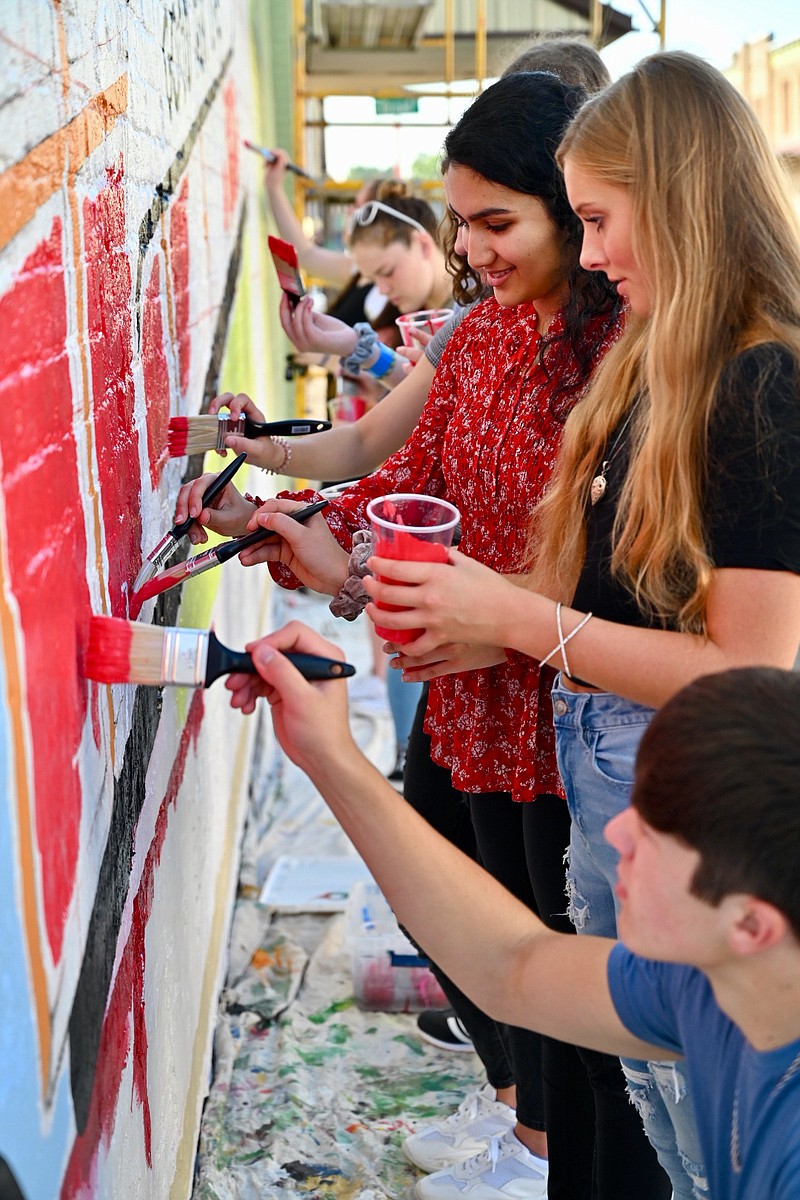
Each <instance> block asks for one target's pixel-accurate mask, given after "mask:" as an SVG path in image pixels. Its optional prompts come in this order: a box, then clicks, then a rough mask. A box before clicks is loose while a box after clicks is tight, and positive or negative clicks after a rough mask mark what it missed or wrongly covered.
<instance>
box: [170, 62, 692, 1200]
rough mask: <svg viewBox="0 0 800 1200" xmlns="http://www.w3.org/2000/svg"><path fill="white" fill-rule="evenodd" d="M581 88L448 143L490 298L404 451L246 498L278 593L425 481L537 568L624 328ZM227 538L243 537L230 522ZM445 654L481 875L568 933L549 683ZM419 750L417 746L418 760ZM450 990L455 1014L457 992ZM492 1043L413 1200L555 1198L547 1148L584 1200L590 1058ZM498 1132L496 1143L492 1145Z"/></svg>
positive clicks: (326, 563) (312, 579) (565, 828)
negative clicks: (610, 353) (354, 477)
mask: <svg viewBox="0 0 800 1200" xmlns="http://www.w3.org/2000/svg"><path fill="white" fill-rule="evenodd" d="M582 99H583V92H582V91H581V90H580V89H577V88H571V87H567V86H566V85H564V84H562V83H561V82H560V81H559V80H558V79H556V78H555V77H554V76H550V75H545V74H542V73H520V74H516V75H510V76H508V77H506V78H504V79H502V80H500V81H499V82H498V83H497V84H495V85H493V87H491V88H489V89H487V91H486V92H484V93H483V94H482V95H481V96H480V97H479V98H478V100H476V101H475V103H474V104H473V105H472V106H471V107H470V109H468V110H467V113H466V114H465V116H464V117H463V118H462V119H461V121H460V122H459V124H458V125H457V126H456V127H455V128H454V129H453V130H452V131H451V133H450V134H449V135H448V137H447V139H446V142H445V155H446V157H445V161H444V177H445V191H446V194H447V200H448V205H449V208H450V210H451V212H452V213H453V215H454V216H455V217H456V219H457V220H458V222H459V224H460V234H459V237H460V241H461V243H462V246H463V249H464V251H465V252H466V254H467V256H468V259H469V263H470V265H471V267H472V268H473V269H475V270H477V271H479V272H481V273H482V275H483V277H484V280H485V282H486V284H487V285H488V286H489V287H491V288H492V290H493V295H492V296H490V297H489V298H488V299H486V300H484V301H482V302H481V303H479V304H478V305H476V307H475V308H474V309H473V310H472V311H471V312H470V313H469V314H468V315H467V316H466V317H465V318H464V320H463V321H462V322H461V324H460V326H459V327H458V329H457V330H456V331H455V332H454V333H453V335H452V336H451V338H450V340H449V342H448V344H447V347H446V349H445V351H444V354H443V356H442V360H441V363H440V365H439V368H438V369H437V372H436V376H435V378H434V383H433V386H432V388H431V393H430V396H429V399H428V402H427V404H426V406H425V408H424V410H423V413H422V416H421V418H420V421H419V424H418V425H417V428H416V429H415V431H414V433H413V434H412V436H411V437H410V438H409V440H408V442H407V443H406V445H405V446H404V447H403V448H402V449H401V450H399V451H398V452H397V453H396V454H394V455H393V456H392V457H391V458H389V459H388V460H387V462H386V463H385V464H384V465H383V467H382V468H381V469H380V470H378V471H376V472H375V473H374V474H373V475H371V476H369V477H368V478H366V479H364V480H361V481H360V482H359V483H357V484H354V485H352V486H351V487H350V488H348V489H347V491H346V492H345V493H344V494H343V495H342V496H341V497H339V498H338V499H337V500H335V501H333V502H332V503H330V504H329V506H328V508H327V509H326V510H325V513H324V514H323V515H324V518H325V519H324V520H323V517H322V516H320V517H315V518H313V519H312V520H311V521H309V522H308V523H307V524H305V525H298V524H297V523H296V522H293V521H289V520H288V519H287V518H286V517H285V516H284V515H283V514H285V513H286V512H288V511H291V510H292V509H293V508H294V507H296V506H297V505H296V503H293V502H292V501H289V500H288V499H278V500H274V501H268V502H267V504H266V505H264V506H263V507H262V508H261V509H260V511H259V513H258V514H257V515H256V516H254V515H253V510H252V508H250V509H247V508H246V506H244V507H243V524H244V521H245V520H246V518H247V517H248V516H249V517H250V518H251V519H250V521H249V525H252V526H255V524H256V522H258V523H260V524H262V525H265V526H267V527H268V528H270V529H273V530H274V531H275V532H276V533H278V534H279V535H280V540H276V541H274V542H271V543H270V544H269V545H265V546H264V547H258V548H255V549H254V550H253V551H252V552H249V553H248V554H246V555H245V556H243V558H242V561H243V562H244V563H245V564H250V563H255V562H261V561H269V562H270V563H271V569H272V571H273V575H274V577H275V578H276V579H277V580H278V582H280V583H281V584H282V585H283V586H289V587H292V586H295V587H296V586H299V585H300V583H301V582H302V583H306V584H308V585H309V586H311V587H313V588H314V589H316V590H318V591H322V592H328V593H330V594H334V595H335V594H337V593H338V592H339V590H340V589H341V588H342V586H343V584H344V583H345V580H346V578H347V577H348V573H349V572H348V556H349V550H350V548H351V540H352V536H353V534H354V533H355V532H356V531H357V530H361V529H364V528H368V526H369V521H368V518H367V515H366V507H367V504H368V502H369V501H370V500H371V499H372V498H373V497H375V496H382V495H386V494H388V493H392V492H415V493H426V494H428V495H432V496H439V497H443V498H446V499H448V500H450V501H451V502H452V503H453V504H455V505H456V507H457V508H458V509H459V511H460V513H461V549H462V550H463V551H464V552H465V553H466V554H467V555H469V556H470V557H471V558H474V559H476V560H477V561H479V562H482V563H484V564H486V565H487V566H489V567H492V568H493V569H494V570H497V571H501V572H502V573H504V574H509V575H514V574H518V573H522V572H523V570H524V569H525V567H526V560H525V553H526V544H527V530H528V522H529V516H530V510H531V507H532V506H533V505H534V504H535V503H536V501H537V500H538V499H539V498H540V497H541V495H542V492H543V490H544V488H545V487H546V486H547V483H548V481H549V478H550V475H551V472H552V469H553V465H554V460H555V457H556V453H557V450H558V447H559V443H560V440H561V433H562V430H563V425H564V422H565V420H566V418H567V415H568V413H569V412H570V410H571V409H572V407H573V406H574V404H575V403H576V402H577V401H578V400H579V399H580V397H581V396H582V394H583V392H584V390H585V388H586V386H587V383H588V380H589V377H590V375H591V373H592V370H593V369H594V367H595V366H596V365H597V363H598V362H599V361H600V359H601V358H602V356H603V354H604V353H605V351H606V350H607V349H608V348H609V347H610V345H611V344H612V343H613V342H614V340H615V339H616V337H617V336H618V333H619V332H620V318H619V313H618V301H617V299H616V296H615V294H614V293H613V292H612V290H611V289H610V288H609V286H608V285H607V283H606V281H605V280H604V279H602V278H601V277H598V276H591V275H590V274H589V273H587V272H585V271H583V270H582V269H581V267H580V265H579V262H578V255H579V249H580V239H581V229H580V224H579V222H578V221H577V220H576V218H575V217H574V215H573V214H572V211H571V209H570V208H569V204H568V202H567V198H566V193H565V190H564V185H563V180H562V178H561V175H560V172H559V171H558V168H557V166H556V164H555V159H554V154H555V150H556V147H557V145H558V142H559V140H560V136H561V133H562V132H563V129H564V127H565V126H566V124H567V122H568V120H569V118H570V116H571V114H572V113H573V112H574V111H575V109H576V107H577V106H578V105H579V104H580V103H581V101H582ZM193 486H194V487H198V486H202V485H201V484H200V482H199V481H196V484H195V485H193ZM312 494H313V493H308V492H306V493H299V494H295V495H294V497H293V500H294V501H296V500H302V501H303V502H305V501H306V500H307V499H308V498H309V496H310V495H312ZM205 515H207V514H202V516H205ZM226 515H227V514H226ZM326 522H327V525H326ZM226 531H228V532H232V531H233V529H232V526H230V524H228V525H227V526H226ZM331 533H332V534H333V538H335V539H336V542H334V540H333V538H331V537H330V534H331ZM337 542H338V545H337V544H336V543H337ZM445 656H446V657H448V658H449V659H450V661H451V663H453V664H455V665H456V666H457V668H458V670H457V672H456V673H449V674H446V675H443V676H441V677H439V678H437V679H435V680H433V681H432V683H431V688H430V696H429V701H428V710H427V715H426V721H425V727H426V730H427V733H428V734H429V735H430V739H431V755H432V758H433V760H434V762H435V763H437V764H439V765H440V766H441V767H444V768H446V769H447V771H449V772H450V773H451V777H452V784H453V787H454V788H456V789H458V790H459V791H460V792H462V793H463V795H464V798H465V802H466V804H467V805H468V812H469V817H470V823H471V826H472V828H473V829H474V834H475V838H476V841H477V848H478V854H479V857H480V860H481V861H482V863H483V864H484V866H485V867H486V868H487V869H488V870H489V871H490V872H491V873H492V874H494V875H495V876H496V877H497V878H498V879H499V880H500V881H501V882H503V883H504V884H505V885H506V886H507V887H508V888H509V890H510V891H512V892H513V893H514V894H515V895H517V896H519V897H520V899H522V900H523V901H524V902H525V903H527V904H529V906H530V907H531V908H533V909H535V910H537V911H539V912H540V915H541V916H542V918H543V919H544V920H546V921H547V922H548V923H549V924H552V925H554V926H556V927H558V928H563V929H565V930H567V931H571V926H570V925H569V922H568V921H567V918H566V915H565V910H566V899H565V896H564V868H563V855H564V852H565V847H566V846H567V844H568V841H569V817H568V812H567V807H566V804H565V802H564V798H563V790H562V787H561V783H560V780H559V777H558V771H557V767H556V761H555V748H554V741H553V732H552V712H551V707H550V701H549V689H550V683H551V679H550V678H545V676H544V674H540V672H539V669H538V665H537V663H536V662H535V661H534V660H532V659H531V658H529V657H526V656H524V655H519V654H516V653H511V652H509V653H508V654H507V655H506V654H503V653H502V652H501V653H500V654H498V653H497V652H496V651H490V652H488V653H487V651H486V650H485V648H483V649H482V648H478V650H477V652H476V650H475V648H474V647H466V646H453V647H448V648H447V649H446V651H443V657H445ZM421 749H423V744H422V741H421V739H419V738H418V739H416V741H415V743H414V744H413V745H412V746H411V747H410V759H412V757H413V756H414V755H415V754H416V755H417V756H419V754H420V750H421ZM414 765H415V764H414V762H413V761H411V762H410V770H411V771H413V769H414ZM407 794H408V793H407ZM519 801H524V802H529V801H535V802H534V803H519ZM412 802H413V800H412ZM426 815H427V814H426ZM546 983H547V981H546V980H543V981H542V986H546ZM501 984H502V981H498V986H501ZM448 996H449V997H450V998H451V1000H452V1001H453V1003H454V1006H455V1007H456V1008H457V1011H459V1009H458V1005H457V1001H456V997H454V996H453V994H452V993H451V992H450V991H448ZM498 1036H499V1038H500V1039H501V1040H502V1045H503V1047H504V1048H505V1051H506V1055H507V1056H506V1058H505V1062H506V1064H507V1070H508V1075H507V1077H505V1078H501V1077H499V1076H497V1075H495V1078H492V1068H491V1067H490V1066H489V1063H488V1062H487V1060H486V1058H485V1057H484V1055H483V1054H481V1057H482V1058H483V1059H484V1063H485V1065H486V1066H487V1074H488V1075H489V1083H490V1085H493V1086H492V1087H490V1089H489V1091H488V1092H487V1090H486V1089H483V1091H482V1092H481V1093H479V1094H478V1095H477V1096H476V1097H473V1098H472V1099H471V1100H470V1101H469V1103H468V1106H467V1107H468V1108H469V1112H466V1111H465V1113H464V1114H463V1116H464V1118H465V1119H464V1120H462V1119H461V1118H459V1117H458V1115H457V1116H456V1119H455V1121H454V1124H453V1126H452V1128H449V1129H448V1127H447V1124H446V1123H442V1124H440V1125H438V1127H432V1128H431V1129H430V1130H428V1131H425V1130H422V1131H419V1132H418V1133H417V1134H415V1135H414V1137H413V1138H411V1139H409V1144H407V1146H406V1149H407V1152H408V1153H409V1157H411V1158H412V1161H415V1162H418V1163H419V1164H420V1165H422V1166H423V1168H426V1167H427V1169H428V1170H431V1168H432V1167H433V1166H435V1165H437V1164H436V1162H435V1159H433V1158H432V1156H431V1154H430V1153H427V1151H429V1150H430V1151H432V1152H433V1153H434V1154H435V1153H437V1152H438V1153H439V1154H440V1155H441V1158H440V1160H439V1164H438V1165H441V1167H442V1169H440V1170H437V1171H434V1173H432V1174H430V1175H429V1176H428V1177H427V1178H425V1179H422V1180H420V1182H419V1183H418V1185H417V1192H418V1195H419V1197H420V1198H421V1200H434V1198H437V1197H441V1200H460V1197H461V1196H462V1195H463V1193H464V1188H465V1187H466V1188H467V1191H468V1193H469V1194H470V1195H472V1194H473V1193H474V1195H475V1196H476V1198H477V1197H478V1196H480V1197H481V1200H483V1198H484V1197H487V1196H490V1195H492V1194H495V1193H496V1194H497V1195H498V1196H503V1195H505V1194H506V1193H504V1192H500V1190H499V1189H500V1187H501V1186H502V1183H503V1181H504V1180H508V1179H509V1178H513V1179H514V1181H515V1182H514V1195H515V1196H518V1197H520V1198H522V1197H531V1198H538V1197H543V1196H545V1195H546V1194H548V1191H547V1188H548V1183H547V1163H546V1158H545V1156H546V1155H547V1153H548V1149H549V1153H550V1159H551V1165H550V1182H549V1195H550V1196H551V1197H561V1198H563V1200H584V1197H586V1198H587V1200H588V1197H590V1196H591V1195H592V1194H593V1193H592V1186H593V1185H592V1174H593V1163H594V1158H595V1114H594V1110H593V1109H592V1108H590V1107H587V1108H584V1109H581V1108H580V1103H579V1099H578V1097H579V1095H581V1096H588V1095H589V1094H590V1093H589V1091H588V1088H586V1086H585V1074H584V1073H583V1068H582V1066H581V1064H580V1063H579V1061H578V1059H577V1055H575V1053H574V1051H573V1049H572V1047H564V1046H562V1045H560V1044H558V1043H548V1042H545V1043H544V1047H543V1046H542V1042H541V1039H539V1038H538V1036H537V1035H533V1034H531V1033H529V1032H527V1031H524V1030H520V1029H517V1028H512V1027H502V1028H501V1029H499V1030H498ZM478 1048H479V1050H480V1047H478ZM570 1056H571V1058H570ZM495 1069H499V1068H495ZM543 1076H544V1078H545V1080H547V1085H546V1086H545V1087H544V1089H543V1086H542V1079H543ZM617 1100H618V1104H617V1111H616V1112H615V1113H614V1114H613V1115H612V1116H609V1115H608V1114H606V1115H605V1116H604V1118H603V1119H604V1123H605V1133H604V1136H605V1134H607V1132H608V1129H609V1125H610V1126H611V1127H613V1134H612V1137H611V1139H610V1141H612V1142H613V1143H614V1147H613V1149H612V1151H611V1152H612V1154H613V1153H616V1157H617V1166H618V1170H617V1173H616V1174H617V1178H616V1179H615V1183H614V1187H613V1189H612V1188H609V1190H608V1191H607V1192H606V1193H605V1194H606V1195H607V1196H608V1197H611V1196H612V1195H613V1197H614V1200H627V1197H628V1196H630V1197H631V1198H632V1197H634V1196H635V1197H637V1198H639V1197H641V1196H642V1195H647V1196H648V1200H658V1198H659V1197H661V1196H665V1197H667V1196H669V1192H670V1189H669V1185H668V1182H667V1181H666V1176H664V1175H663V1172H661V1170H660V1168H659V1167H658V1164H657V1162H656V1159H655V1155H654V1154H653V1153H652V1151H651V1149H650V1147H649V1144H648V1143H647V1141H646V1139H645V1136H644V1133H643V1131H642V1128H641V1123H640V1122H639V1119H638V1116H637V1114H636V1113H635V1111H634V1110H633V1109H632V1108H631V1106H630V1105H629V1103H628V1100H627V1097H626V1095H625V1091H624V1084H623V1079H622V1073H621V1071H620V1072H619V1089H618V1097H617ZM473 1110H474V1112H473ZM514 1110H516V1111H514ZM470 1117H471V1118H472V1119H471V1120H469V1119H467V1118H470ZM545 1129H546V1130H547V1137H545ZM491 1133H497V1134H500V1135H502V1136H501V1137H500V1138H499V1140H498V1141H496V1142H495V1143H494V1144H493V1145H491V1146H487V1143H486V1140H485V1139H486V1138H487V1137H488V1135H489V1134H491ZM476 1143H477V1145H476ZM548 1143H549V1145H548ZM483 1147H486V1149H485V1152H480V1153H478V1154H477V1156H476V1157H475V1158H474V1159H470V1160H469V1162H468V1163H467V1164H463V1163H461V1162H460V1159H459V1156H460V1157H461V1158H466V1157H467V1156H469V1155H472V1154H473V1153H474V1151H475V1149H477V1150H478V1151H482V1150H483ZM454 1172H455V1174H454Z"/></svg>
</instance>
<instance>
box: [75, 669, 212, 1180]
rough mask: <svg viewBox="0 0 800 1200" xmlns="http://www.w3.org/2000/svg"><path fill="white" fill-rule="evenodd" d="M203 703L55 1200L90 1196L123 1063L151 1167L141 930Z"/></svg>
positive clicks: (185, 739) (185, 740) (179, 761)
mask: <svg viewBox="0 0 800 1200" xmlns="http://www.w3.org/2000/svg"><path fill="white" fill-rule="evenodd" d="M204 699H205V697H204V693H203V691H202V690H201V689H198V690H197V691H196V692H195V694H194V696H193V697H192V703H191V705H190V707H189V712H188V714H187V718H186V725H185V726H184V729H183V732H182V734H181V739H180V743H179V746H178V753H177V756H176V758H175V762H174V763H173V765H172V770H171V772H170V777H169V782H168V784H167V790H166V793H165V795H164V798H163V800H162V801H161V805H160V807H159V810H158V816H157V818H156V825H155V831H154V834H153V840H152V842H151V843H150V846H149V848H148V851H147V857H146V859H145V862H144V867H143V869H142V878H141V882H140V884H139V890H138V892H137V893H136V897H135V899H134V901H133V911H132V915H131V928H130V933H129V934H128V940H127V942H126V943H125V948H124V950H123V951H122V956H121V958H120V963H119V968H118V970H117V975H116V978H115V980H114V986H113V988H112V990H111V996H110V998H109V1002H108V1007H107V1009H106V1015H105V1018H104V1020H103V1029H102V1032H101V1034H100V1047H99V1051H98V1055H97V1072H96V1074H95V1078H94V1085H93V1087H92V1098H91V1102H90V1105H89V1116H88V1119H87V1122H86V1127H85V1129H84V1131H83V1133H82V1134H80V1135H79V1136H78V1137H77V1138H76V1139H75V1141H74V1143H73V1145H72V1150H71V1153H70V1158H69V1163H68V1165H67V1170H66V1172H65V1175H64V1179H63V1182H62V1185H61V1200H74V1198H76V1197H79V1196H84V1195H85V1196H90V1195H94V1193H95V1183H96V1178H97V1160H98V1155H99V1152H100V1147H101V1145H102V1146H104V1147H106V1148H107V1147H108V1146H109V1145H110V1143H111V1137H112V1134H113V1132H114V1121H115V1117H116V1113H117V1108H118V1105H119V1098H120V1097H119V1093H120V1089H121V1087H122V1075H123V1072H124V1070H125V1067H126V1065H127V1063H128V1060H129V1058H132V1064H131V1065H132V1068H133V1091H134V1096H135V1098H136V1101H137V1103H138V1104H139V1106H140V1108H141V1109H142V1122H143V1126H144V1129H143V1132H144V1149H145V1158H146V1160H147V1165H148V1166H150V1167H151V1166H152V1165H153V1164H152V1145H151V1138H152V1122H151V1114H150V1100H149V1095H148V1089H147V1050H148V1041H147V1026H146V1023H145V1008H144V973H145V966H146V952H147V943H146V934H147V924H148V921H149V920H150V913H151V911H152V907H153V895H154V889H155V873H156V868H157V867H158V865H159V863H160V861H161V853H162V851H163V848H164V842H165V840H166V836H167V828H168V826H169V814H170V809H171V808H173V806H174V805H175V802H176V800H177V797H178V792H179V790H180V787H181V784H182V783H183V778H184V774H185V771H186V759H187V756H188V753H189V747H190V745H191V744H194V746H195V748H196V747H197V739H198V737H199V734H200V726H201V724H202V721H203V713H204V711H205V708H204Z"/></svg>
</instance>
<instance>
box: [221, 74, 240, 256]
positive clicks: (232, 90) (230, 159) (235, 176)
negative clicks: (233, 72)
mask: <svg viewBox="0 0 800 1200" xmlns="http://www.w3.org/2000/svg"><path fill="white" fill-rule="evenodd" d="M223 101H224V104H225V146H226V148H227V155H226V159H225V168H224V170H223V173H222V204H223V216H224V220H225V230H226V232H227V230H228V229H229V228H230V224H231V215H232V214H233V212H234V210H235V208H236V200H237V197H238V195H239V146H240V144H241V142H240V138H239V114H238V112H237V108H236V85H235V84H234V82H233V80H232V79H231V80H229V81H228V83H226V85H225V92H224V94H223Z"/></svg>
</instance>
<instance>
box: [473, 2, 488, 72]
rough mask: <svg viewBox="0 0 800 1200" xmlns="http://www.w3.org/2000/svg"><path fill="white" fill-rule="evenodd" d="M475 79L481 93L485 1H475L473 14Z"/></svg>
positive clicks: (484, 66) (484, 60) (484, 65)
mask: <svg viewBox="0 0 800 1200" xmlns="http://www.w3.org/2000/svg"><path fill="white" fill-rule="evenodd" d="M475 78H476V79H477V81H478V91H479V92H482V91H483V81H484V79H485V78H486V0H477V5H476V13H475Z"/></svg>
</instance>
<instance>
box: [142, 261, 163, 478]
mask: <svg viewBox="0 0 800 1200" xmlns="http://www.w3.org/2000/svg"><path fill="white" fill-rule="evenodd" d="M142 374H143V376H144V399H145V405H146V408H147V451H148V456H149V461H150V483H151V484H152V486H153V491H156V489H157V488H158V485H159V482H160V480H161V472H162V471H163V470H164V464H165V463H166V461H167V459H168V457H169V455H168V453H167V429H168V428H169V368H168V366H167V356H166V354H165V353H164V322H163V320H162V318H161V264H160V261H159V259H157V258H156V259H155V261H154V262H153V268H152V270H151V272H150V282H149V284H148V285H147V292H146V294H145V301H144V312H143V314H142Z"/></svg>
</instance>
